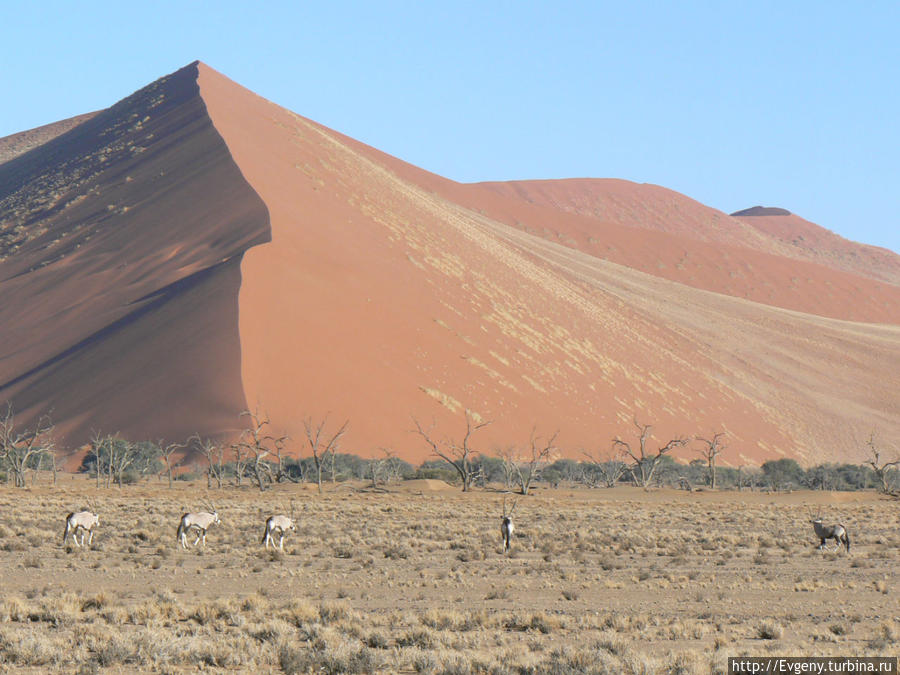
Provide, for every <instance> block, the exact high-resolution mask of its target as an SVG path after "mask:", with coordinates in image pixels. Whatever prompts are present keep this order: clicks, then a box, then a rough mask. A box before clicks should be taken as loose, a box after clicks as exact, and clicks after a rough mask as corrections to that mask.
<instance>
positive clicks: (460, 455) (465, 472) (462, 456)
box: [413, 410, 490, 492]
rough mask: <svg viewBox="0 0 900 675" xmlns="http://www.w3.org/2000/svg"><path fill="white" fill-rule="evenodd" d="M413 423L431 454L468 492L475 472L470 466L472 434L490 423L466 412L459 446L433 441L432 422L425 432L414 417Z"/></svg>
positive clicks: (447, 442)
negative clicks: (454, 474)
mask: <svg viewBox="0 0 900 675" xmlns="http://www.w3.org/2000/svg"><path fill="white" fill-rule="evenodd" d="M413 422H414V423H415V425H416V428H415V431H416V433H418V434H419V436H421V437H422V438H423V439H424V440H425V442H426V443H427V444H428V445H429V446H430V447H431V454H433V455H434V456H435V457H439V458H440V459H442V460H444V461H445V462H447V464H449V465H450V466H452V467H453V468H454V469H455V470H456V472H457V473H458V474H459V477H460V479H461V480H462V489H463V492H468V491H469V488H470V487H471V486H472V481H473V480H474V477H475V470H474V467H473V465H472V458H473V456H474V455H473V452H472V447H471V446H470V445H469V443H470V441H471V439H472V434H474V433H475V432H476V431H478V430H479V429H483V428H484V427H486V426H487V425H489V424H490V421H487V422H485V421H480V422H479V421H475V420H474V419H473V415H472V414H471V413H470V412H469V411H468V410H466V434H465V436H463V440H462V443H460V444H457V443H454V442H453V441H451V440H445V441H444V442H443V443H438V442H437V441H435V440H434V438H433V437H432V435H431V430H432V429H433V428H434V422H432V424H431V427H429V428H428V430H427V431H426V430H425V429H423V428H422V425H421V424H419V421H418V420H417V419H416V418H415V417H414V418H413Z"/></svg>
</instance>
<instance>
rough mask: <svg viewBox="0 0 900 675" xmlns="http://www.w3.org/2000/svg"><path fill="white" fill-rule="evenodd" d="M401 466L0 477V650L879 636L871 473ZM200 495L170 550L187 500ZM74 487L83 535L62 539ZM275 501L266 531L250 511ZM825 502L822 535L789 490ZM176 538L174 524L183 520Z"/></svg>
mask: <svg viewBox="0 0 900 675" xmlns="http://www.w3.org/2000/svg"><path fill="white" fill-rule="evenodd" d="M504 499H507V505H509V504H511V503H512V502H513V499H514V498H513V496H512V495H506V494H504V493H503V492H501V491H499V490H497V491H495V490H491V489H479V490H473V491H471V492H469V493H462V492H461V491H459V490H458V489H457V488H452V487H450V486H447V485H446V484H445V483H442V482H440V481H431V480H413V481H405V482H401V483H396V484H393V485H389V486H388V487H387V488H386V490H385V491H372V490H370V489H367V488H366V487H365V486H364V485H363V484H362V483H358V484H352V485H351V484H338V485H330V484H326V485H325V487H324V490H323V492H322V494H319V493H318V492H317V491H316V490H315V489H314V488H313V487H312V486H306V485H277V486H274V487H273V488H272V489H270V490H267V491H266V492H264V493H262V494H260V492H259V491H258V490H255V489H244V490H239V489H235V488H232V489H222V490H207V489H206V486H205V483H194V482H189V481H176V483H175V484H174V486H173V487H172V488H169V487H168V486H167V485H166V484H165V483H156V482H152V483H142V484H138V485H132V486H126V487H124V488H119V489H116V488H113V489H97V488H96V487H95V486H94V484H93V483H92V482H91V481H89V480H87V479H86V478H85V477H84V476H81V475H75V476H71V475H63V476H61V477H60V478H59V481H58V483H57V485H56V486H53V485H50V484H42V483H40V482H38V483H37V484H36V485H35V486H33V487H30V488H27V489H24V490H22V489H14V488H10V487H4V488H0V504H2V512H3V514H4V517H3V519H2V523H0V570H2V572H0V596H2V600H0V671H3V672H35V673H37V672H67V673H69V672H80V673H94V672H116V673H119V672H123V673H124V672H129V673H130V672H135V673H151V672H152V673H181V672H196V671H197V670H201V671H203V670H214V671H231V672H286V673H307V672H310V673H312V672H315V673H321V672H325V673H353V672H357V673H365V672H400V673H413V672H421V673H497V674H505V673H717V672H727V658H728V657H729V656H738V655H793V656H826V655H838V656H848V655H853V656H863V655H870V656H898V655H900V608H898V604H897V601H896V589H897V586H898V582H900V578H898V569H900V568H898V565H897V557H898V545H900V516H898V508H897V507H898V504H897V501H896V500H891V499H890V498H886V497H884V496H882V495H878V494H876V493H874V492H853V493H837V492H821V491H817V492H792V493H771V494H768V493H760V492H712V491H705V492H692V493H689V492H684V491H676V490H667V489H659V490H651V491H645V490H641V489H638V488H632V487H617V488H613V489H594V490H589V489H565V488H559V489H551V488H538V489H537V491H536V492H535V494H533V495H530V496H528V497H521V496H520V497H518V499H517V501H516V502H515V503H516V507H515V512H514V521H515V523H516V528H517V529H516V532H515V535H514V538H513V545H512V550H511V552H510V553H509V554H504V553H503V552H502V549H501V544H500V531H499V525H500V515H501V513H502V510H503V501H504ZM203 500H208V501H211V502H212V503H213V504H214V505H215V507H216V509H217V510H218V512H219V514H220V517H221V518H222V521H223V522H222V524H221V526H215V527H213V528H211V529H210V531H209V534H208V537H207V541H206V547H205V548H204V549H198V548H189V549H188V550H183V549H182V548H181V546H180V544H177V542H176V538H175V530H176V526H177V523H178V519H179V518H180V516H181V514H182V513H183V512H184V511H186V510H197V509H199V508H200V502H201V501H203ZM88 503H90V504H92V505H93V506H94V508H95V509H96V510H97V511H98V512H99V514H100V526H99V528H98V529H97V531H96V535H95V536H94V539H93V543H92V544H91V545H90V546H85V547H84V548H81V547H78V546H75V545H74V544H73V543H72V541H71V539H70V540H69V541H68V542H67V543H66V544H65V545H64V544H62V534H63V522H64V518H65V514H66V513H68V512H69V511H72V510H78V509H80V508H83V507H84V508H86V507H87V505H88ZM291 509H293V510H294V515H295V519H296V521H297V523H298V528H297V531H296V532H289V533H288V535H287V537H286V538H285V545H284V552H283V553H281V552H280V551H275V550H273V549H268V550H267V549H266V548H265V547H264V546H262V544H261V543H260V540H261V537H262V534H263V523H264V521H265V518H266V517H267V516H268V515H271V514H272V513H277V512H283V513H286V514H287V513H289V512H290V511H291ZM810 509H813V510H816V511H818V510H821V511H822V513H823V515H825V517H826V519H830V520H835V521H838V520H839V521H840V522H842V523H844V524H845V525H846V527H847V528H848V530H849V532H850V536H851V544H852V545H851V551H850V553H849V554H848V553H846V552H844V551H843V550H841V551H839V552H833V551H820V550H818V549H817V544H818V542H817V541H816V540H815V537H814V534H813V531H812V527H811V526H810V525H809V514H808V511H809V510H810ZM192 541H193V538H190V539H189V543H191V542H192Z"/></svg>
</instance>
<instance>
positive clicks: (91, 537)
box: [88, 530, 94, 546]
mask: <svg viewBox="0 0 900 675" xmlns="http://www.w3.org/2000/svg"><path fill="white" fill-rule="evenodd" d="M93 543H94V530H88V546H91V545H92V544H93Z"/></svg>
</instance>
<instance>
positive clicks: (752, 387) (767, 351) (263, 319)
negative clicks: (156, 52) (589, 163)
mask: <svg viewBox="0 0 900 675" xmlns="http://www.w3.org/2000/svg"><path fill="white" fill-rule="evenodd" d="M0 186H2V187H0V209H2V213H3V221H2V223H0V258H2V260H0V293H2V296H3V297H4V300H6V298H10V299H11V300H10V301H9V302H6V301H5V302H4V303H3V305H2V306H0V400H2V399H3V398H6V397H11V398H12V400H13V403H14V405H15V407H16V410H17V411H19V412H21V413H22V416H23V419H24V420H27V419H29V416H34V415H36V414H39V413H41V412H45V411H47V410H50V409H52V410H53V415H54V419H55V421H57V423H58V424H59V429H60V432H61V436H62V438H63V440H64V441H65V443H67V444H69V445H74V444H76V443H79V442H83V441H84V440H85V439H86V438H87V437H88V436H89V434H90V432H91V431H92V430H101V431H121V432H122V433H123V434H124V435H126V436H127V437H129V438H136V439H137V438H158V437H166V438H172V439H178V438H184V437H186V436H187V435H189V434H191V433H194V432H199V433H201V434H204V435H216V436H221V437H225V436H228V435H229V434H231V433H233V432H234V430H235V429H236V427H237V425H238V424H239V417H238V415H239V413H240V412H241V411H242V410H244V409H246V408H248V407H249V408H257V407H258V408H259V410H260V411H261V412H264V413H266V414H267V415H268V416H269V417H270V418H271V421H272V426H273V430H274V431H275V432H276V433H279V434H289V435H290V437H291V439H292V440H291V447H290V448H289V449H290V450H291V451H294V452H296V451H299V450H303V451H304V452H306V450H305V449H304V445H305V434H304V419H305V418H307V417H309V418H312V420H313V421H315V422H318V421H320V420H322V419H324V418H326V416H327V417H328V419H329V421H330V428H331V429H335V428H336V427H337V426H338V425H339V424H341V423H342V422H343V421H344V420H345V419H349V421H350V427H349V432H348V433H347V435H346V436H345V438H344V442H343V445H342V447H341V449H342V450H344V451H350V452H356V453H360V454H364V455H375V454H379V449H380V448H391V449H392V450H393V451H395V452H396V453H397V454H398V455H399V456H401V457H404V458H406V459H409V460H411V461H416V462H418V461H421V460H422V459H424V458H425V457H427V456H428V453H429V449H428V448H427V446H426V445H425V443H424V442H423V441H422V439H421V438H419V437H418V436H417V435H415V434H414V433H412V432H411V430H412V429H413V427H414V423H413V419H414V418H415V419H417V420H419V422H420V423H421V424H422V426H423V427H425V428H431V429H432V433H433V436H434V437H435V439H436V440H439V441H442V440H444V439H451V440H452V441H455V442H460V441H461V440H462V436H463V434H464V431H465V414H466V411H469V413H470V415H471V417H472V419H475V420H491V421H492V424H491V425H490V426H488V427H486V428H484V429H483V430H481V431H479V432H478V433H477V434H476V435H475V436H474V437H473V438H472V444H473V447H474V449H475V450H476V451H478V452H491V451H492V450H494V449H495V448H497V447H499V446H508V445H517V446H519V447H522V446H523V445H526V444H527V443H528V440H529V435H530V434H531V432H532V429H533V428H535V427H536V433H537V434H538V435H541V436H544V437H547V436H548V435H549V434H551V433H553V432H554V431H556V430H559V432H560V434H559V438H558V442H559V445H560V447H561V448H562V449H563V450H564V452H565V454H566V455H568V456H572V457H578V456H580V453H581V451H582V449H584V450H587V451H590V452H594V453H595V454H596V455H597V456H602V455H603V454H604V453H605V452H606V451H608V448H609V444H610V439H611V438H612V437H613V436H616V435H620V436H622V437H623V438H625V439H626V440H629V441H634V428H633V425H632V421H633V420H634V419H635V418H636V419H638V420H639V421H640V422H642V423H649V424H653V425H654V432H655V439H654V441H653V443H655V442H657V441H658V442H660V443H664V442H665V441H667V440H668V439H669V438H672V437H674V436H676V435H684V436H687V435H693V434H703V435H705V434H712V433H714V432H715V431H719V430H726V431H727V432H728V434H729V447H728V449H727V450H726V451H725V453H723V455H722V456H721V457H720V460H721V461H722V462H723V463H725V464H731V465H737V464H743V463H747V462H760V461H762V460H765V459H768V458H773V457H781V456H790V457H796V458H798V459H800V460H802V461H804V462H817V461H824V460H855V459H859V458H860V457H861V447H860V441H861V440H862V439H864V438H865V437H866V436H867V435H868V433H869V432H870V431H871V430H872V429H873V428H877V429H878V430H879V436H880V437H881V438H884V439H885V440H886V441H887V442H891V441H892V440H896V439H900V408H898V405H900V404H898V400H897V398H896V395H895V392H896V391H897V389H898V385H900V309H898V306H900V302H898V295H897V292H898V288H897V287H896V286H894V285H891V284H889V283H884V282H883V281H878V280H877V279H874V278H872V275H871V274H870V275H867V276H864V275H862V274H861V273H860V274H854V273H851V272H849V271H848V270H846V269H843V270H842V269H835V268H834V267H833V266H829V265H826V264H820V263H821V262H822V261H819V262H816V261H812V260H808V259H797V258H796V257H794V258H786V257H785V254H784V253H783V252H781V249H780V248H779V246H781V247H786V246H787V244H786V243H785V242H784V241H782V240H783V239H784V236H786V235H778V236H774V235H773V234H772V233H771V232H767V231H765V230H764V228H761V227H759V226H757V225H755V224H752V223H747V222H744V221H742V220H739V219H736V218H731V217H729V216H727V215H725V214H722V213H720V212H718V211H714V210H712V209H708V208H707V207H705V206H703V205H701V204H698V203H696V202H693V201H692V200H689V199H688V198H686V197H684V196H682V195H678V194H677V193H674V192H671V191H669V190H665V189H664V188H657V187H655V186H634V185H633V184H630V183H627V182H625V181H587V180H585V181H582V180H576V181H537V182H524V183H512V184H475V185H463V184H459V183H455V182H453V181H450V180H447V179H445V178H442V177H440V176H436V175H434V174H431V173H428V172H426V171H423V170H421V169H418V168H416V167H414V166H411V165H409V164H407V163H404V162H402V161H400V160H398V159H396V158H393V157H390V156H388V155H385V154H384V153H381V152H379V151H377V150H375V149H374V148H371V147H368V146H365V145H363V144H361V143H359V142H357V141H354V140H353V139H349V138H347V137H346V136H342V135H341V134H339V133H336V132H334V131H332V130H329V129H327V128H325V127H322V126H321V125H318V124H316V123H314V122H311V121H310V120H307V119H305V118H302V117H300V116H298V115H296V114H294V113H292V112H290V111H288V110H285V109H283V108H280V107H279V106H276V105H274V104H273V103H271V102H268V101H266V100H264V99H262V98H260V97H258V96H256V95H255V94H253V93H252V92H249V91H248V90H246V89H244V88H242V87H240V86H239V85H236V84H235V83H233V82H231V81H230V80H228V79H227V78H226V77H224V76H222V75H221V74H219V73H217V72H216V71H214V70H212V69H211V68H208V67H207V66H205V65H203V64H192V65H191V66H188V67H186V68H184V69H182V70H180V71H178V72H177V73H175V74H173V75H171V76H169V77H167V78H163V79H162V80H159V81H157V82H155V83H153V84H152V85H150V86H149V87H147V88H145V89H143V90H141V91H139V92H137V93H136V94H134V95H133V96H132V97H129V98H128V99H125V100H124V101H122V102H120V103H119V104H117V105H115V106H113V107H112V108H110V109H108V110H106V111H103V112H101V113H99V114H98V115H96V116H95V117H93V118H91V119H89V120H87V121H85V122H83V123H82V124H80V125H78V126H76V127H74V128H72V129H71V130H69V131H67V132H65V133H62V134H61V135H59V136H57V137H56V138H53V139H52V140H48V141H47V142H46V143H44V144H42V145H40V146H39V147H37V148H35V149H32V150H31V151H29V152H26V153H24V154H22V155H20V156H18V157H16V158H14V159H12V160H10V161H8V162H6V163H4V164H0ZM604 191H605V192H604ZM604 195H606V196H604ZM609 195H615V196H616V197H615V199H612V197H610V196H609ZM604 200H605V201H604ZM601 202H602V203H606V202H609V204H610V205H609V208H607V209H606V210H605V211H604V210H598V209H600V207H599V206H598V205H597V204H598V203H601ZM773 242H774V243H773ZM807 257H809V256H807ZM826 258H827V256H826ZM826 262H827V261H826ZM653 447H655V446H653ZM682 457H685V458H693V457H696V455H695V454H694V451H693V450H691V449H686V450H685V451H684V452H683V453H682Z"/></svg>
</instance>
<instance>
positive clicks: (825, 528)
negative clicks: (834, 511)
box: [809, 511, 850, 553]
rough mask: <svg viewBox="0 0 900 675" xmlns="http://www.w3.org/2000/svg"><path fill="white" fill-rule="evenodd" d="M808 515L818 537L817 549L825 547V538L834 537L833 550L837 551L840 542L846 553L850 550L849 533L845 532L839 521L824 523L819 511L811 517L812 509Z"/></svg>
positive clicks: (845, 529)
mask: <svg viewBox="0 0 900 675" xmlns="http://www.w3.org/2000/svg"><path fill="white" fill-rule="evenodd" d="M809 516H810V521H809V522H810V523H812V526H813V529H814V530H815V531H816V536H817V537H818V538H819V550H822V549H823V548H826V546H825V542H826V540H828V539H834V548H833V549H832V550H833V551H837V550H838V549H839V548H840V547H841V544H843V545H844V548H845V549H846V550H847V553H849V552H850V535H849V534H848V533H847V528H846V527H844V526H843V525H842V524H840V523H835V524H834V525H825V524H824V523H823V522H822V516H821V514H820V513H819V512H817V513H816V515H815V517H813V515H812V511H810V512H809Z"/></svg>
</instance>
